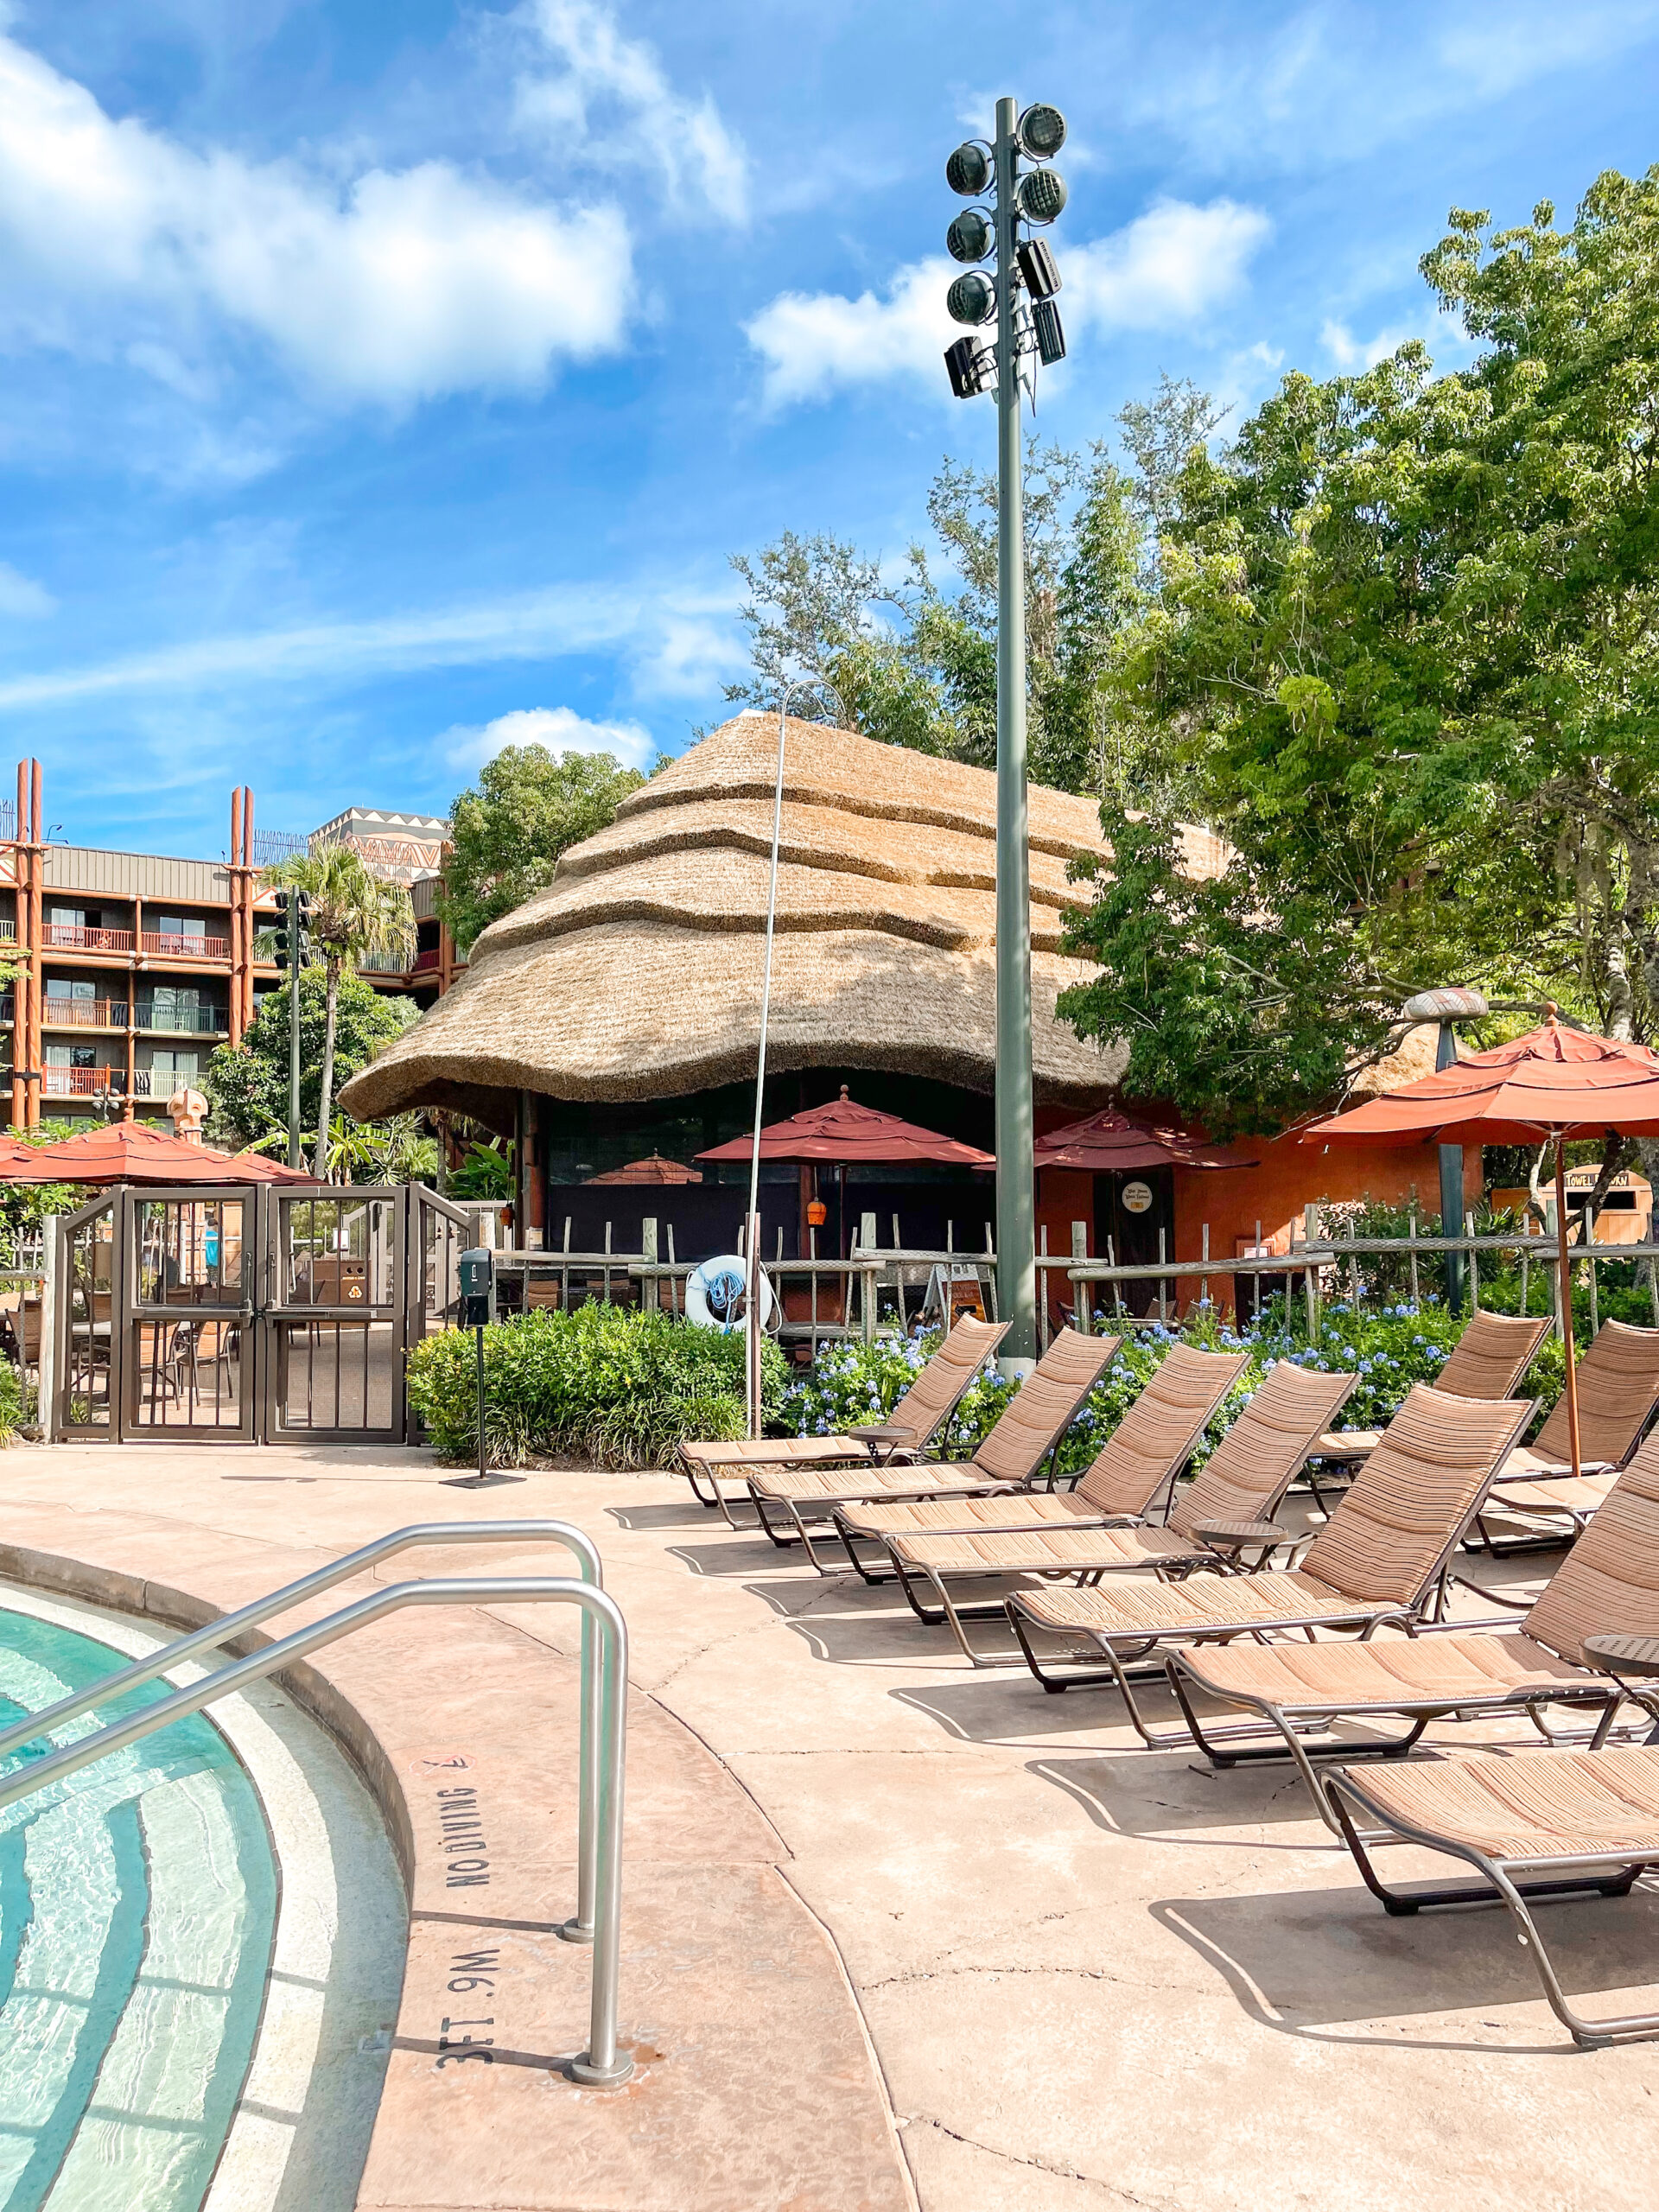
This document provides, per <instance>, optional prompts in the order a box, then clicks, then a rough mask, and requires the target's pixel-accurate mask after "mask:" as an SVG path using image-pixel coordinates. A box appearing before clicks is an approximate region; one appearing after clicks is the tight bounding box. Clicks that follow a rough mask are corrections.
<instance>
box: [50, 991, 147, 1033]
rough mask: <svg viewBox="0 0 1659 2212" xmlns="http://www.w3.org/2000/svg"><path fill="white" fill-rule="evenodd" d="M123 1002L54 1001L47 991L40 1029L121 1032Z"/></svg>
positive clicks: (123, 1021)
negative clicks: (117, 1030) (115, 1030)
mask: <svg viewBox="0 0 1659 2212" xmlns="http://www.w3.org/2000/svg"><path fill="white" fill-rule="evenodd" d="M126 1026H127V1002H126V1001H125V1000H124V999H54V997H53V995H52V994H51V993H50V991H48V993H47V994H46V996H45V997H44V998H43V999H42V1000H41V1028H42V1029H124V1028H125V1027H126Z"/></svg>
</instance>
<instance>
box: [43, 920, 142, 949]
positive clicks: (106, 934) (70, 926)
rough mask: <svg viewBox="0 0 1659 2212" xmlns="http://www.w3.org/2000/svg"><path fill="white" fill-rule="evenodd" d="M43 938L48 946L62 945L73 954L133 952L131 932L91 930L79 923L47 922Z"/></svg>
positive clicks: (44, 926) (44, 925)
mask: <svg viewBox="0 0 1659 2212" xmlns="http://www.w3.org/2000/svg"><path fill="white" fill-rule="evenodd" d="M41 937H42V939H43V941H44V942H45V943H46V944H48V945H54V944H56V945H61V946H63V947H65V948H66V949H67V950H68V951H71V952H130V951H131V950H133V939H132V931H130V930H89V929H86V928H85V927H84V926H83V925H81V924H80V923H79V922H47V923H44V924H43V925H41Z"/></svg>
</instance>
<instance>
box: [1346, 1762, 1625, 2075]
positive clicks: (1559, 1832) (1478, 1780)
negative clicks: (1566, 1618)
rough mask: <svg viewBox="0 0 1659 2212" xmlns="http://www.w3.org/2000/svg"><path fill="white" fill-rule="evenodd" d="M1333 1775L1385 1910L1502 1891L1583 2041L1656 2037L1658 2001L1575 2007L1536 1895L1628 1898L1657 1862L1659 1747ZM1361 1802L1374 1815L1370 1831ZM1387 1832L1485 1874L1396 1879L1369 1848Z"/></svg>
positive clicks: (1552, 2000) (1548, 1986) (1359, 1859)
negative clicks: (1644, 2005)
mask: <svg viewBox="0 0 1659 2212" xmlns="http://www.w3.org/2000/svg"><path fill="white" fill-rule="evenodd" d="M1324 1779H1325V1795H1326V1796H1327V1798H1328V1799H1329V1801H1330V1803H1331V1806H1332V1811H1333V1812H1334V1814H1335V1815H1336V1825H1337V1826H1338V1827H1340V1829H1341V1831H1342V1833H1343V1834H1344V1836H1345V1837H1346V1838H1347V1840H1348V1847H1349V1849H1350V1850H1351V1852H1352V1853H1353V1854H1354V1860H1355V1864H1356V1865H1357V1866H1358V1868H1359V1871H1360V1873H1361V1874H1362V1876H1363V1878H1364V1881H1365V1885H1366V1887H1367V1888H1368V1889H1369V1890H1370V1892H1371V1894H1372V1895H1373V1896H1374V1897H1378V1898H1380V1899H1381V1901H1382V1904H1383V1909H1384V1910H1385V1911H1387V1912H1389V1913H1391V1914H1394V1915H1395V1916H1402V1917H1403V1916H1408V1915H1410V1914H1413V1913H1417V1912H1421V1910H1422V1909H1423V1907H1424V1906H1425V1905H1438V1904H1454V1905H1465V1904H1497V1903H1498V1902H1500V1901H1501V1902H1502V1903H1503V1904H1505V1905H1507V1906H1508V1908H1509V1911H1510V1919H1511V1920H1512V1921H1513V1923H1514V1924H1515V1930H1516V1936H1517V1937H1518V1938H1519V1940H1520V1942H1521V1946H1522V1949H1523V1950H1525V1951H1526V1952H1527V1953H1528V1955H1529V1956H1530V1958H1531V1960H1532V1963H1533V1965H1534V1967H1535V1968H1536V1969H1537V1974H1538V1979H1539V1980H1540V1981H1541V1983H1542V1984H1543V1990H1544V1995H1545V1997H1546V1998H1547V1999H1548V2000H1549V2007H1550V2010H1551V2012H1554V2015H1555V2017H1556V2018H1557V2019H1558V2020H1559V2021H1560V2023H1561V2024H1562V2026H1563V2027H1564V2028H1565V2029H1566V2030H1567V2033H1568V2034H1569V2035H1570V2036H1571V2037H1572V2038H1573V2042H1574V2043H1575V2044H1578V2045H1579V2046H1580V2048H1581V2049H1583V2050H1594V2049H1596V2048H1598V2047H1599V2046H1601V2045H1605V2044H1616V2043H1634V2042H1638V2041H1642V2040H1645V2039H1646V2038H1648V2037H1653V2036H1659V2012H1630V2013H1626V2014H1624V2015H1623V2016H1622V2017H1618V2018H1611V2019H1599V2020H1588V2019H1586V2018H1584V2017H1583V2016H1582V2015H1581V2014H1580V2013H1578V2012H1575V2011H1574V2010H1573V2007H1572V2005H1569V2004H1568V2003H1567V1997H1566V1994H1565V1993H1564V1992H1563V1990H1562V1988H1561V1985H1560V1980H1559V1978H1558V1976H1557V1974H1556V1972H1555V1968H1554V1964H1553V1963H1552V1961H1551V1959H1550V1955H1549V1953H1548V1951H1547V1950H1546V1949H1545V1948H1544V1942H1543V1938H1542V1936H1541V1935H1540V1933H1539V1930H1538V1923H1537V1922H1536V1921H1535V1919H1534V1917H1533V1916H1532V1913H1531V1911H1530V1910H1529V1906H1528V1899H1529V1898H1533V1897H1572V1896H1575V1895H1576V1896H1583V1895H1584V1894H1586V1892H1590V1893H1592V1894H1599V1895H1600V1896H1602V1897H1624V1896H1627V1895H1628V1894H1629V1892H1630V1888H1631V1886H1632V1885H1633V1884H1634V1882H1635V1880H1636V1878H1637V1875H1638V1874H1640V1873H1642V1872H1644V1871H1645V1870H1646V1869H1647V1868H1649V1867H1650V1866H1659V1751H1656V1750H1652V1749H1650V1748H1649V1747H1648V1746H1647V1745H1637V1744H1630V1745H1612V1746H1610V1747H1609V1748H1608V1749H1607V1750H1606V1751H1529V1752H1528V1753H1527V1754H1526V1755H1525V1757H1524V1758H1505V1757H1504V1756H1503V1754H1502V1753H1501V1752H1492V1751H1484V1752H1475V1753H1472V1754H1471V1755H1469V1756H1467V1757H1465V1758H1458V1759H1447V1760H1446V1761H1444V1762H1441V1761H1439V1760H1435V1761H1430V1760H1426V1759H1425V1760H1420V1759H1413V1760H1412V1761H1411V1762H1410V1763H1409V1764H1406V1765H1402V1766H1396V1767H1392V1768H1383V1769H1382V1770H1375V1771H1373V1772H1371V1773H1369V1774H1367V1775H1366V1776H1365V1777H1363V1779H1362V1778H1361V1777H1359V1776H1357V1775H1354V1774H1351V1773H1350V1772H1349V1770H1348V1769H1347V1768H1346V1767H1336V1768H1333V1769H1332V1770H1331V1771H1330V1772H1329V1773H1327V1774H1326V1775H1325V1778H1324ZM1356 1813H1358V1814H1360V1815H1364V1816H1365V1817H1366V1818H1367V1819H1368V1820H1370V1821H1371V1822H1373V1823H1375V1826H1374V1827H1371V1828H1370V1829H1369V1830H1367V1831H1365V1832H1363V1833H1362V1831H1361V1829H1360V1828H1359V1827H1358V1826H1357V1822H1356V1820H1355V1817H1354V1815H1355V1814H1356ZM1379 1832H1380V1833H1379ZM1379 1841H1383V1842H1386V1843H1412V1844H1417V1845H1420V1846H1421V1847H1424V1848H1425V1849H1427V1850H1429V1851H1440V1852H1444V1853H1446V1855H1447V1856H1448V1857H1450V1858H1453V1859H1463V1860H1465V1862H1466V1863H1467V1864H1468V1865H1469V1866H1472V1867H1474V1869H1475V1870H1476V1872H1477V1873H1478V1875H1479V1876H1480V1879H1479V1880H1478V1881H1477V1882H1460V1883H1456V1884H1453V1885H1451V1886H1449V1887H1447V1888H1444V1889H1425V1888H1417V1889H1410V1890H1400V1889H1395V1888H1391V1887H1389V1885H1388V1884H1387V1883H1385V1882H1384V1881H1383V1879H1382V1878H1381V1876H1380V1875H1379V1874H1378V1873H1377V1872H1376V1866H1375V1863H1374V1861H1373V1859H1372V1855H1371V1854H1372V1852H1373V1851H1374V1849H1375V1848H1376V1845H1377V1843H1378V1842H1379Z"/></svg>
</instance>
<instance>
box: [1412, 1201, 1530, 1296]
mask: <svg viewBox="0 0 1659 2212" xmlns="http://www.w3.org/2000/svg"><path fill="white" fill-rule="evenodd" d="M1409 1221H1410V1229H1411V1302H1412V1304H1413V1305H1414V1306H1421V1304H1422V1302H1423V1301H1422V1298H1421V1294H1420V1293H1419V1291H1418V1287H1417V1209H1416V1207H1415V1206H1413V1208H1412V1210H1411V1213H1410V1216H1409ZM1526 1303H1527V1301H1526V1300H1525V1299H1524V1298H1523V1299H1522V1301H1521V1306H1522V1312H1523V1313H1524V1312H1525V1310H1526Z"/></svg>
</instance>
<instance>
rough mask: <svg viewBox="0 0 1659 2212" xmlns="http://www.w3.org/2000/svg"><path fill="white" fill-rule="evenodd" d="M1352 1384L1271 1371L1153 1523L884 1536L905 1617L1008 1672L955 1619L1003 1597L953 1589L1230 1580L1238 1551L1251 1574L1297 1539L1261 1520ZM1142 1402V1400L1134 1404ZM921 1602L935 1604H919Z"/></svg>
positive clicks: (998, 1606) (1072, 1501)
mask: <svg viewBox="0 0 1659 2212" xmlns="http://www.w3.org/2000/svg"><path fill="white" fill-rule="evenodd" d="M1210 1357H1214V1355H1213V1354H1211V1355H1210ZM1166 1365H1167V1362H1166ZM1356 1381H1357V1377H1356V1376H1351V1375H1319V1374H1313V1375H1309V1374H1304V1373H1303V1371H1302V1370H1300V1368H1297V1367H1294V1366H1291V1365H1289V1364H1288V1363H1281V1365H1280V1366H1279V1367H1277V1368H1275V1369H1274V1371H1273V1373H1272V1374H1270V1375H1269V1376H1268V1377H1267V1379H1266V1381H1265V1382H1264V1383H1263V1384H1262V1388H1261V1389H1259V1390H1258V1391H1256V1393H1255V1395H1254V1397H1253V1398H1252V1399H1251V1400H1250V1402H1249V1405H1247V1406H1246V1407H1245V1408H1244V1410H1243V1413H1241V1414H1240V1415H1239V1417H1238V1419H1237V1420H1236V1421H1235V1422H1234V1423H1233V1425H1232V1427H1230V1429H1229V1430H1228V1432H1227V1433H1226V1435H1225V1436H1224V1437H1223V1439H1222V1440H1221V1442H1220V1443H1219V1444H1218V1445H1217V1447H1216V1450H1215V1452H1214V1453H1213V1454H1212V1455H1211V1459H1209V1461H1208V1462H1207V1463H1206V1465H1205V1468H1204V1471H1203V1472H1202V1473H1201V1474H1200V1475H1199V1476H1198V1478H1196V1480H1195V1481H1193V1482H1192V1484H1190V1485H1189V1486H1188V1488H1187V1489H1186V1490H1185V1491H1184V1492H1183V1493H1182V1495H1181V1496H1180V1497H1179V1500H1178V1501H1177V1503H1175V1505H1174V1507H1173V1510H1172V1511H1171V1513H1170V1515H1169V1518H1168V1520H1167V1521H1166V1522H1164V1523H1162V1524H1158V1523H1155V1522H1150V1521H1148V1520H1147V1518H1146V1517H1145V1516H1144V1514H1143V1515H1142V1516H1140V1517H1138V1518H1130V1517H1128V1516H1124V1515H1122V1514H1119V1515H1117V1516H1115V1517H1114V1518H1110V1519H1109V1518H1107V1517H1106V1516H1101V1515H1099V1514H1096V1515H1095V1516H1093V1518H1092V1520H1091V1518H1090V1514H1089V1510H1088V1508H1087V1507H1086V1506H1084V1507H1081V1508H1077V1499H1078V1498H1080V1497H1082V1494H1083V1485H1082V1484H1079V1485H1078V1488H1077V1492H1076V1493H1075V1494H1074V1496H1073V1497H1068V1498H1061V1499H1052V1500H1051V1499H1046V1498H1045V1499H1036V1500H1033V1501H1031V1503H1033V1504H1037V1505H1040V1506H1052V1505H1056V1504H1058V1505H1059V1506H1060V1507H1062V1508H1067V1507H1071V1508H1077V1510H1075V1511H1074V1512H1073V1513H1071V1515H1069V1516H1067V1517H1066V1518H1065V1519H1064V1520H1061V1519H1059V1518H1058V1516H1055V1515H1053V1514H1052V1513H1049V1514H1047V1515H1046V1516H1044V1517H1043V1518H1041V1519H1038V1518H1035V1517H1032V1518H1030V1519H1027V1521H1026V1522H1023V1523H1017V1522H1008V1523H1007V1524H1005V1525H1002V1526H995V1525H993V1526H988V1527H982V1528H976V1529H968V1528H965V1527H963V1525H962V1524H961V1523H960V1522H958V1525H957V1529H955V1530H940V1531H937V1532H936V1531H935V1530H934V1529H923V1530H917V1531H914V1532H912V1533H909V1534H906V1533H904V1532H902V1531H901V1532H899V1533H898V1534H896V1535H889V1536H888V1537H887V1548H888V1552H889V1554H890V1556H891V1558H892V1560H893V1567H894V1569H895V1571H896V1572H897V1573H898V1575H899V1580H900V1581H901V1583H902V1585H903V1587H904V1592H905V1595H906V1599H908V1600H909V1602H910V1608H911V1611H912V1612H913V1613H914V1614H915V1615H916V1617H917V1618H918V1620H921V1621H923V1622H925V1624H927V1625H928V1626H929V1627H930V1628H931V1627H937V1626H938V1624H940V1623H941V1622H948V1623H949V1624H950V1629H951V1631H952V1633H953V1634H954V1635H955V1637H956V1639H957V1643H959V1644H960V1645H961V1647H962V1649H963V1652H964V1654H965V1655H966V1656H967V1657H968V1658H969V1659H970V1660H971V1661H972V1662H974V1664H975V1665H976V1666H1005V1665H1017V1664H1018V1658H1017V1656H1016V1655H1015V1654H1014V1653H1013V1652H1009V1653H1007V1655H1006V1656H1004V1657H997V1656H994V1655H988V1654H985V1653H983V1652H981V1651H978V1650H976V1649H975V1647H974V1644H973V1643H972V1641H971V1639H970V1638H969V1636H968V1634H967V1632H966V1630H965V1629H964V1627H963V1623H964V1622H965V1621H969V1620H985V1619H989V1618H996V1617H1001V1616H1002V1615H1003V1614H1004V1613H1005V1612H1006V1604H1005V1600H1004V1599H1003V1598H1002V1596H1001V1594H999V1595H998V1596H997V1597H996V1598H995V1599H994V1600H992V1601H990V1602H988V1603H982V1604H973V1605H964V1604H963V1602H962V1600H961V1598H960V1597H959V1595H957V1586H960V1585H961V1584H963V1583H964V1582H967V1583H971V1582H977V1581H983V1580H986V1579H988V1578H991V1579H996V1580H1007V1577H1008V1576H1010V1575H1025V1574H1030V1573H1039V1574H1065V1575H1068V1576H1070V1575H1080V1576H1082V1577H1084V1579H1085V1580H1088V1581H1089V1582H1090V1583H1094V1582H1097V1581H1098V1580H1100V1578H1101V1577H1102V1576H1103V1575H1106V1574H1128V1573H1135V1572H1136V1571H1141V1572H1143V1573H1144V1572H1146V1571H1148V1570H1149V1571H1150V1572H1151V1573H1154V1574H1155V1575H1156V1576H1157V1577H1158V1578H1159V1580H1178V1579H1179V1578H1180V1577H1182V1576H1185V1575H1187V1574H1190V1573H1193V1572H1194V1571H1195V1570H1197V1569H1209V1570H1211V1571H1213V1572H1222V1571H1236V1570H1237V1568H1238V1567H1240V1566H1241V1565H1242V1563H1243V1560H1244V1558H1245V1556H1246V1554H1251V1555H1253V1566H1254V1567H1255V1569H1257V1570H1259V1569H1260V1568H1261V1567H1264V1566H1265V1565H1266V1563H1267V1561H1268V1559H1269V1558H1270V1557H1271V1556H1272V1554H1273V1553H1274V1551H1275V1550H1276V1549H1277V1548H1279V1546H1281V1544H1291V1543H1294V1542H1295V1541H1297V1539H1296V1538H1294V1537H1293V1536H1292V1535H1291V1534H1290V1532H1289V1530H1288V1529H1281V1528H1278V1527H1276V1526H1275V1525H1274V1522H1272V1520H1271V1519H1270V1518H1269V1516H1270V1514H1271V1512H1272V1510H1273V1508H1274V1506H1276V1505H1277V1503H1279V1500H1280V1499H1281V1497H1283V1496H1284V1494H1285V1491H1286V1490H1287V1488H1288V1487H1289V1484H1290V1482H1291V1479H1292V1478H1293V1477H1294V1475H1295V1474H1296V1472H1297V1471H1298V1469H1299V1468H1300V1466H1301V1465H1302V1463H1303V1461H1304V1460H1305V1459H1306V1457H1307V1454H1308V1452H1309V1451H1310V1449H1311V1448H1312V1446H1313V1440H1314V1439H1315V1438H1316V1437H1317V1436H1318V1435H1319V1431H1320V1430H1321V1429H1322V1428H1323V1427H1325V1423H1326V1422H1327V1421H1329V1420H1330V1418H1331V1415H1332V1412H1333V1411H1334V1410H1335V1408H1337V1407H1338V1406H1339V1405H1340V1404H1341V1403H1342V1402H1343V1400H1344V1398H1345V1397H1346V1396H1347V1395H1348V1393H1349V1392H1350V1391H1351V1389H1353V1387H1354V1384H1355V1382H1356ZM1150 1387H1151V1386H1150V1385H1148V1392H1149V1390H1150ZM1228 1387H1229V1385H1228V1383H1227V1382H1226V1381H1225V1379H1224V1378H1219V1379H1218V1382H1217V1392H1216V1401H1215V1402H1216V1403H1217V1404H1218V1403H1219V1402H1220V1400H1221V1398H1222V1397H1224V1396H1225V1395H1226V1391H1227V1389H1228ZM1144 1403H1145V1394H1143V1395H1142V1397H1141V1399H1140V1400H1138V1401H1137V1406H1138V1405H1141V1404H1144ZM1211 1410H1212V1411H1213V1407H1212V1408H1211ZM1134 1411H1135V1408H1131V1412H1130V1414H1126V1415H1125V1416H1124V1425H1127V1423H1128V1421H1129V1419H1130V1418H1132V1415H1133V1413H1134ZM1197 1411H1198V1419H1197V1422H1196V1426H1195V1427H1194V1429H1193V1430H1192V1434H1191V1435H1190V1437H1189V1438H1188V1439H1187V1440H1186V1442H1185V1446H1180V1445H1177V1446H1175V1449H1174V1452H1172V1455H1171V1456H1172V1459H1173V1461H1174V1465H1173V1471H1172V1474H1171V1480H1172V1481H1173V1476H1174V1474H1176V1473H1179V1470H1180V1467H1181V1466H1182V1465H1185V1460H1186V1459H1188V1458H1190V1457H1191V1454H1192V1450H1193V1448H1194V1446H1196V1444H1197V1442H1198V1436H1199V1434H1201V1433H1202V1431H1203V1429H1204V1427H1205V1416H1204V1415H1203V1414H1202V1408H1198V1409H1197ZM1178 1453H1179V1457H1177V1456H1176V1455H1177V1454H1178ZM1144 1484H1155V1487H1156V1488H1157V1489H1161V1488H1162V1487H1163V1477H1162V1476H1161V1475H1156V1476H1154V1475H1153V1474H1151V1473H1147V1474H1146V1475H1145V1476H1144V1477H1143V1485H1144ZM1145 1494H1146V1493H1145V1491H1144V1487H1143V1495H1145ZM995 1503H997V1504H999V1505H1001V1504H1003V1503H1010V1502H1009V1501H1002V1500H997V1501H995ZM1012 1503H1019V1501H1012ZM930 1597H931V1600H932V1601H934V1602H930Z"/></svg>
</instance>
